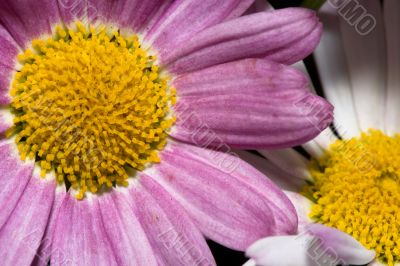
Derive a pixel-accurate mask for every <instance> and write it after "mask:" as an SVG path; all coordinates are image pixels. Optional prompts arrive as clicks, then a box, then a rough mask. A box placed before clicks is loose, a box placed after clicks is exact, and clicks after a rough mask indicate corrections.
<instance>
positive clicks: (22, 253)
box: [0, 168, 56, 265]
mask: <svg viewBox="0 0 400 266" xmlns="http://www.w3.org/2000/svg"><path fill="white" fill-rule="evenodd" d="M37 170H38V171H36V173H35V174H34V175H33V176H32V178H30V181H29V182H28V184H27V186H26V188H25V190H24V192H23V193H22V195H21V197H20V198H19V200H18V202H17V204H16V206H15V208H14V210H13V212H12V213H11V215H10V217H9V218H8V219H7V222H6V223H5V224H4V225H3V226H2V227H1V229H0V246H1V247H7V248H2V249H1V250H0V256H1V260H2V264H3V265H30V264H31V262H32V261H33V259H34V257H35V255H36V252H37V250H38V248H39V246H40V243H41V241H42V237H43V234H44V231H45V229H46V226H47V222H48V219H49V215H50V211H51V206H52V204H53V200H54V191H55V187H56V182H55V179H54V178H52V179H50V180H48V179H42V178H40V177H39V176H40V169H38V168H37Z"/></svg>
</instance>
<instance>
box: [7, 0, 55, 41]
mask: <svg viewBox="0 0 400 266" xmlns="http://www.w3.org/2000/svg"><path fill="white" fill-rule="evenodd" d="M0 22H1V24H2V25H3V26H4V27H5V28H6V29H7V31H8V32H9V33H10V34H11V36H12V37H13V38H14V40H15V41H16V42H17V43H18V44H19V45H20V46H21V47H24V48H26V47H27V45H28V43H29V42H30V41H31V40H32V39H33V38H36V37H39V36H41V35H43V34H50V33H51V32H52V31H51V27H52V26H53V25H54V24H55V23H60V22H61V19H60V14H59V10H58V6H57V1H54V0H52V1H49V0H35V1H31V0H2V1H0Z"/></svg>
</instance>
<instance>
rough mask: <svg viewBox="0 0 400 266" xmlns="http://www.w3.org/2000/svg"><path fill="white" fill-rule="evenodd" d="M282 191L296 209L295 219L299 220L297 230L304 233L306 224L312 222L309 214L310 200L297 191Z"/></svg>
mask: <svg viewBox="0 0 400 266" xmlns="http://www.w3.org/2000/svg"><path fill="white" fill-rule="evenodd" d="M299 191H300V190H299ZM284 192H285V194H286V196H287V197H288V198H289V199H290V201H291V202H292V204H293V206H294V207H295V209H296V213H297V219H298V221H299V222H298V224H299V231H298V232H299V233H304V232H305V231H306V228H307V226H308V225H309V224H311V223H312V222H313V221H312V220H311V218H310V216H309V214H310V211H311V206H312V202H311V201H310V200H309V199H307V198H306V197H304V196H302V195H301V194H299V193H297V192H292V191H284Z"/></svg>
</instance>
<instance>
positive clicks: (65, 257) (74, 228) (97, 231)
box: [50, 193, 117, 266]
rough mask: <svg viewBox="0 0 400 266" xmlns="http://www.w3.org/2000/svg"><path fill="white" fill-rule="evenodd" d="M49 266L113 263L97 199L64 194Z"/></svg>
mask: <svg viewBox="0 0 400 266" xmlns="http://www.w3.org/2000/svg"><path fill="white" fill-rule="evenodd" d="M50 264H51V265H99V266H101V265H104V266H106V265H107V266H108V265H116V264H117V263H116V258H115V256H114V252H113V250H112V247H111V244H110V242H109V240H108V238H107V235H106V232H105V229H104V225H103V221H102V217H101V212H100V206H99V204H98V202H97V201H96V200H92V199H88V198H85V199H84V200H80V201H79V200H77V199H75V198H74V197H73V196H72V195H71V194H70V193H67V194H66V196H65V198H64V202H63V203H62V206H61V209H60V212H59V215H58V218H57V222H56V226H55V231H54V235H53V243H52V245H51V261H50Z"/></svg>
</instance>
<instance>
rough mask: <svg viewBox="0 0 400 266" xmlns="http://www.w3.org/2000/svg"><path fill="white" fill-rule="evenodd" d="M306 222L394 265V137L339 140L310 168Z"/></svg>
mask: <svg viewBox="0 0 400 266" xmlns="http://www.w3.org/2000/svg"><path fill="white" fill-rule="evenodd" d="M311 174H312V176H313V177H314V180H315V181H314V183H313V184H310V185H307V186H306V187H305V189H304V194H305V195H307V196H308V197H310V198H311V199H312V200H313V201H314V202H315V204H314V205H313V207H312V209H311V213H310V217H311V218H313V219H314V220H315V221H317V222H320V223H323V224H325V225H328V226H331V227H335V228H337V229H339V230H341V231H343V232H346V233H348V234H350V235H352V236H353V237H354V238H355V239H357V240H358V241H359V242H360V243H361V244H363V245H364V246H365V247H366V248H367V249H374V250H375V251H376V254H377V258H378V259H379V260H381V261H382V262H384V263H386V264H388V265H394V264H395V263H396V262H399V261H400V237H399V236H400V230H399V228H400V135H396V136H394V137H389V136H386V135H385V134H383V133H382V132H381V131H376V130H370V131H369V132H368V133H363V134H362V135H361V137H360V138H353V139H350V140H346V141H342V140H339V141H337V142H335V143H334V144H332V146H331V147H330V150H329V151H328V152H327V153H326V154H325V156H323V157H322V158H321V159H318V160H315V161H313V162H312V164H311Z"/></svg>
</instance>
